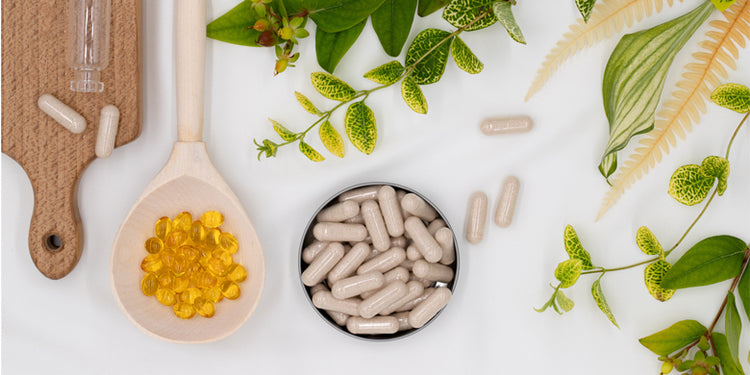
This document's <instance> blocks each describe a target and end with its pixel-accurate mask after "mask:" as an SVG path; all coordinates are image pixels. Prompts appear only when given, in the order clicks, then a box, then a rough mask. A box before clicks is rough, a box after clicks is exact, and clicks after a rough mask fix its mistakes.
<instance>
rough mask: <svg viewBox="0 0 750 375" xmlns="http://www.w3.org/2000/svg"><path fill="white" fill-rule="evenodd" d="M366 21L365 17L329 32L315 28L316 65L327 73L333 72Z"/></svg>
mask: <svg viewBox="0 0 750 375" xmlns="http://www.w3.org/2000/svg"><path fill="white" fill-rule="evenodd" d="M366 23H367V19H365V20H364V21H362V22H360V23H358V24H356V25H354V26H352V27H350V28H348V29H346V30H343V31H339V32H336V33H329V32H326V31H324V30H322V29H319V30H317V31H316V32H315V54H316V55H317V57H318V65H320V67H321V68H323V69H325V71H327V72H328V73H333V70H334V69H336V65H338V64H339V61H341V58H342V57H344V55H345V54H346V52H347V51H349V48H351V46H352V45H353V44H354V42H355V41H356V40H357V38H359V34H361V33H362V30H363V29H364V28H365V24H366Z"/></svg>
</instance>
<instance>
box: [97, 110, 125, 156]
mask: <svg viewBox="0 0 750 375" xmlns="http://www.w3.org/2000/svg"><path fill="white" fill-rule="evenodd" d="M119 123H120V110H119V109H117V107H115V106H113V105H107V106H104V108H102V111H101V113H100V114H99V129H98V130H97V131H96V147H95V152H96V157H98V158H107V157H109V156H110V155H112V150H114V149H115V138H117V127H118V125H119Z"/></svg>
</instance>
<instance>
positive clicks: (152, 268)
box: [141, 254, 164, 272]
mask: <svg viewBox="0 0 750 375" xmlns="http://www.w3.org/2000/svg"><path fill="white" fill-rule="evenodd" d="M162 267H164V263H163V262H162V259H161V256H160V255H159V254H150V255H147V256H146V257H145V258H143V261H142V262H141V269H142V270H143V271H145V272H159V270H161V269H162Z"/></svg>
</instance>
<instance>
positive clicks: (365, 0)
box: [303, 0, 384, 33]
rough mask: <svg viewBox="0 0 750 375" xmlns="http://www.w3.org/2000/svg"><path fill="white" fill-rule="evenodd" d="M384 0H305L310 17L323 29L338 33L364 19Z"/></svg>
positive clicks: (304, 3)
mask: <svg viewBox="0 0 750 375" xmlns="http://www.w3.org/2000/svg"><path fill="white" fill-rule="evenodd" d="M383 1H384V0H304V1H303V5H304V6H305V7H306V8H307V9H308V10H309V11H310V18H312V20H313V21H315V24H316V25H318V27H319V28H320V29H322V30H325V31H326V32H329V33H337V32H339V31H343V30H346V29H350V28H352V27H353V26H354V25H356V24H358V23H360V22H362V21H364V20H365V19H367V17H369V16H370V14H372V12H374V11H375V10H376V9H378V8H379V7H380V4H382V3H383Z"/></svg>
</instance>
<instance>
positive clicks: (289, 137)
mask: <svg viewBox="0 0 750 375" xmlns="http://www.w3.org/2000/svg"><path fill="white" fill-rule="evenodd" d="M268 120H269V121H271V124H273V130H275V131H276V134H278V135H279V137H281V139H283V140H285V141H287V142H289V141H293V140H295V139H296V138H297V135H295V134H294V133H293V132H292V131H291V130H289V129H287V128H285V127H284V125H281V124H279V123H278V122H277V121H275V120H273V119H270V118H269V119H268Z"/></svg>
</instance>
